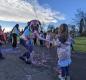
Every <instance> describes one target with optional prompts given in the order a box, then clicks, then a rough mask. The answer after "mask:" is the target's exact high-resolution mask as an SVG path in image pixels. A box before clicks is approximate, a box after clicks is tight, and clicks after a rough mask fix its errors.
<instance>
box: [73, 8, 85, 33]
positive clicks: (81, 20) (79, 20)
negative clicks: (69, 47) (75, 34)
mask: <svg viewBox="0 0 86 80" xmlns="http://www.w3.org/2000/svg"><path fill="white" fill-rule="evenodd" d="M74 21H75V22H76V24H77V26H78V27H79V33H80V34H82V33H83V32H84V31H86V12H84V11H82V10H81V9H78V10H77V13H76V14H75V19H74Z"/></svg>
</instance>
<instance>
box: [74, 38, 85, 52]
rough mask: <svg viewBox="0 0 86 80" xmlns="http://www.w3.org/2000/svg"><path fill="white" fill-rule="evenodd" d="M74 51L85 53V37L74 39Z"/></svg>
mask: <svg viewBox="0 0 86 80" xmlns="http://www.w3.org/2000/svg"><path fill="white" fill-rule="evenodd" d="M74 49H75V51H80V52H86V37H76V38H75V44H74Z"/></svg>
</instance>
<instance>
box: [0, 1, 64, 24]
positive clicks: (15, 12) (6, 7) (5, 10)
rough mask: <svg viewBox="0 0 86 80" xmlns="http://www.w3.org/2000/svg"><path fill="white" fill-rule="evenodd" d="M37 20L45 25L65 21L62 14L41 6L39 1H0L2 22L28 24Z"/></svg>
mask: <svg viewBox="0 0 86 80" xmlns="http://www.w3.org/2000/svg"><path fill="white" fill-rule="evenodd" d="M32 1H33V2H32ZM34 10H36V12H34ZM36 18H37V19H39V20H40V21H41V22H44V23H49V22H57V21H58V20H64V19H65V18H64V16H63V15H62V14H61V13H60V12H57V11H53V10H51V8H45V7H43V6H41V5H39V3H38V1H37V0H0V20H5V21H17V22H27V21H29V20H32V19H36Z"/></svg>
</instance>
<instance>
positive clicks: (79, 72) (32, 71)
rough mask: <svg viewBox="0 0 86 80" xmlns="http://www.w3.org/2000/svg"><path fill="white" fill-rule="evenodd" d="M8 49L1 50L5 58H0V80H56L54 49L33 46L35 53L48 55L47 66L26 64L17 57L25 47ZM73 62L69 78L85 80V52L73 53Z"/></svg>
mask: <svg viewBox="0 0 86 80" xmlns="http://www.w3.org/2000/svg"><path fill="white" fill-rule="evenodd" d="M16 51H17V50H16V49H15V50H12V49H8V51H7V52H6V51H3V54H4V56H5V57H6V59H5V60H0V80H58V77H57V75H56V74H55V72H54V71H53V70H52V68H53V67H55V65H56V49H55V48H53V49H50V50H47V49H45V48H42V47H40V48H39V47H35V51H36V53H40V55H41V54H42V53H45V54H46V55H48V56H49V59H48V62H47V63H46V65H47V66H50V67H48V68H47V67H42V66H40V67H37V66H34V65H27V64H25V63H24V62H23V61H21V60H20V59H19V58H18V57H19V55H21V54H22V53H23V52H24V51H25V49H24V48H22V47H21V48H20V49H18V51H19V52H17V53H16ZM72 59H73V63H72V65H71V69H70V70H71V79H72V80H85V79H86V75H85V72H86V54H85V53H84V54H83V53H82V54H81V53H76V54H75V53H73V55H72Z"/></svg>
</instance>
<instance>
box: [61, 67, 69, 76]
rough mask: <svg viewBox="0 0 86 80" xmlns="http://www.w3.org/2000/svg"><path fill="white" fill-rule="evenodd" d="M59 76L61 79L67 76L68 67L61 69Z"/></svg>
mask: <svg viewBox="0 0 86 80" xmlns="http://www.w3.org/2000/svg"><path fill="white" fill-rule="evenodd" d="M61 75H62V77H65V76H69V66H66V67H61Z"/></svg>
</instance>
